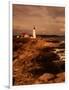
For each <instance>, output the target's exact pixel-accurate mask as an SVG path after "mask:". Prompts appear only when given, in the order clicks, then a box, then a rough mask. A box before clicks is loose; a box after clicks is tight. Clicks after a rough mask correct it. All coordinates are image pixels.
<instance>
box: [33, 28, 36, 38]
mask: <svg viewBox="0 0 69 90" xmlns="http://www.w3.org/2000/svg"><path fill="white" fill-rule="evenodd" d="M33 38H36V28H35V26H34V28H33Z"/></svg>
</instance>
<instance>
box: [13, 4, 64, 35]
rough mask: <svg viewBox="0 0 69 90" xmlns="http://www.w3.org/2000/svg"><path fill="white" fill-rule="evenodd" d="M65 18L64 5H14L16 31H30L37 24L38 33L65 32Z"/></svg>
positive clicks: (14, 27) (14, 26)
mask: <svg viewBox="0 0 69 90" xmlns="http://www.w3.org/2000/svg"><path fill="white" fill-rule="evenodd" d="M64 18H65V9H64V8H63V7H49V6H48V7H46V6H29V5H28V6H26V5H18V4H17V5H16V4H14V5H13V29H14V31H15V30H17V29H18V30H27V32H29V33H30V32H31V31H32V28H33V25H34V24H35V25H36V29H37V33H38V34H41V33H43V32H44V33H45V34H64V32H62V28H63V30H65V29H64V23H65V19H64ZM58 32H59V33H58Z"/></svg>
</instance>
